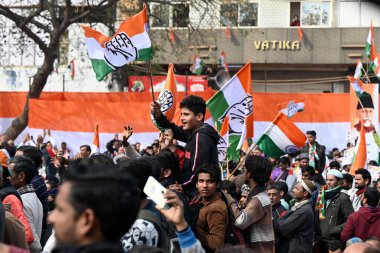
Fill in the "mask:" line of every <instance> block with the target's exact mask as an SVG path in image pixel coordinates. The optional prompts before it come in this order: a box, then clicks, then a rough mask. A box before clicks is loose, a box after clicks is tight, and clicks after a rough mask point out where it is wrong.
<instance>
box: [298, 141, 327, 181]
mask: <svg viewBox="0 0 380 253" xmlns="http://www.w3.org/2000/svg"><path fill="white" fill-rule="evenodd" d="M315 151H316V152H317V155H318V157H319V160H317V158H316V157H314V161H315V168H314V169H315V170H317V171H318V173H320V174H321V173H322V171H323V170H324V169H325V165H326V148H325V146H322V145H320V144H319V143H318V142H315ZM298 152H299V154H301V153H305V154H309V143H306V145H305V146H304V147H303V148H302V149H301V150H300V151H298Z"/></svg>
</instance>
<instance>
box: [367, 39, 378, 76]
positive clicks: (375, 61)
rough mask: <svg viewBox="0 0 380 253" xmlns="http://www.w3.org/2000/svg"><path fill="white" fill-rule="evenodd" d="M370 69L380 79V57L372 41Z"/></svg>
mask: <svg viewBox="0 0 380 253" xmlns="http://www.w3.org/2000/svg"><path fill="white" fill-rule="evenodd" d="M369 64H370V69H371V71H372V73H374V74H375V75H376V76H377V77H380V66H379V55H378V54H377V52H376V47H375V42H374V41H372V45H371V56H370V63H369Z"/></svg>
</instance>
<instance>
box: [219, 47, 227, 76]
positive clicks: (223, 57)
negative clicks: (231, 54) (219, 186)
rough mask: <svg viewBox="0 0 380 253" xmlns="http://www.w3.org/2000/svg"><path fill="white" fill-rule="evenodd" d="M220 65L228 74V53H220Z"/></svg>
mask: <svg viewBox="0 0 380 253" xmlns="http://www.w3.org/2000/svg"><path fill="white" fill-rule="evenodd" d="M220 65H222V67H223V68H224V70H225V71H226V72H228V65H227V62H226V53H225V52H224V51H222V52H221V53H220Z"/></svg>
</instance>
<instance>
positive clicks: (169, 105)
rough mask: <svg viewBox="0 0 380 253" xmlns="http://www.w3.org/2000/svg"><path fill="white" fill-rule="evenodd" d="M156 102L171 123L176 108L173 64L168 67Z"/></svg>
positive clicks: (175, 83)
mask: <svg viewBox="0 0 380 253" xmlns="http://www.w3.org/2000/svg"><path fill="white" fill-rule="evenodd" d="M157 102H158V103H159V104H160V105H161V111H162V113H163V114H164V115H165V116H166V118H167V119H168V120H169V121H172V120H173V117H174V113H175V109H176V107H177V82H176V80H175V75H174V65H173V64H170V66H169V69H168V74H167V76H166V82H165V85H164V87H163V88H162V90H161V93H160V95H159V96H158V98H157Z"/></svg>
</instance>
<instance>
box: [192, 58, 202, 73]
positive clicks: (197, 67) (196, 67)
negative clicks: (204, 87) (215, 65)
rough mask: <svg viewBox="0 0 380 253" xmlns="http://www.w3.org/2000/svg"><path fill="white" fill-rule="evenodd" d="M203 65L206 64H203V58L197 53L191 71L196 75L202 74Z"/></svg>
mask: <svg viewBox="0 0 380 253" xmlns="http://www.w3.org/2000/svg"><path fill="white" fill-rule="evenodd" d="M203 66H204V64H203V62H202V60H201V58H200V57H199V55H198V54H195V56H194V61H193V65H191V67H190V71H191V72H192V73H194V74H196V75H200V74H202V70H203Z"/></svg>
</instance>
